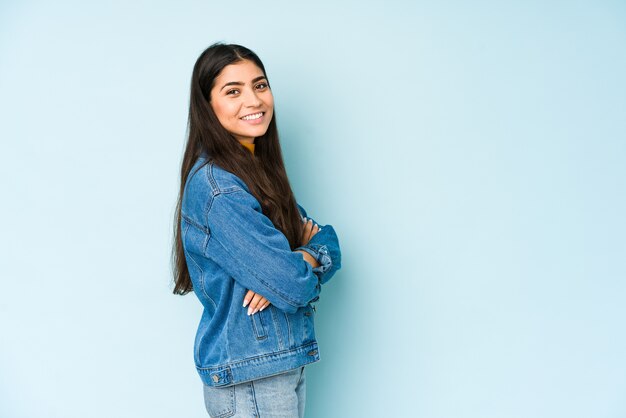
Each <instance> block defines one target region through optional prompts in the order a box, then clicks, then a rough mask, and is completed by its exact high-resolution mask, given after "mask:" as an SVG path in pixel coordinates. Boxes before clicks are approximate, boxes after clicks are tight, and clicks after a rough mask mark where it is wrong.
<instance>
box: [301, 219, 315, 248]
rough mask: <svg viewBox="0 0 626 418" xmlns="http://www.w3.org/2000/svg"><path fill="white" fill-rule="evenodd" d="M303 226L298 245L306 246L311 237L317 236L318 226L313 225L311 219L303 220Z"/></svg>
mask: <svg viewBox="0 0 626 418" xmlns="http://www.w3.org/2000/svg"><path fill="white" fill-rule="evenodd" d="M302 222H303V223H304V225H302V237H301V238H300V245H307V244H308V243H309V241H310V240H311V238H313V235H315V234H317V233H318V232H319V231H320V228H319V226H317V224H316V225H313V221H312V220H311V219H307V218H304V220H303V221H302Z"/></svg>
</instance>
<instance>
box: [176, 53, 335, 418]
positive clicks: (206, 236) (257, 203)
mask: <svg viewBox="0 0 626 418" xmlns="http://www.w3.org/2000/svg"><path fill="white" fill-rule="evenodd" d="M188 123H189V126H188V134H189V138H188V141H187V145H186V149H185V153H184V157H183V161H182V168H181V186H180V195H179V200H178V204H177V208H176V224H175V244H174V252H173V259H174V276H175V277H174V281H175V287H174V293H175V294H181V295H182V294H186V293H188V292H190V291H193V292H194V293H195V295H196V296H197V297H198V299H199V300H200V302H201V303H202V305H203V307H204V311H203V314H202V317H201V319H200V323H199V325H198V331H197V334H196V339H195V344H194V360H195V364H196V368H197V371H198V373H199V375H200V378H201V380H202V382H203V387H204V399H205V405H206V409H207V412H208V413H209V415H210V416H211V417H258V416H260V417H302V416H303V414H304V403H305V373H304V366H305V365H306V364H310V363H313V362H316V361H318V360H319V359H320V356H319V351H318V346H317V342H316V340H315V331H314V326H313V317H314V311H315V309H314V307H313V305H312V302H315V301H316V300H317V299H319V293H320V290H321V285H322V284H324V283H326V282H327V281H328V280H329V279H330V278H331V277H332V276H333V275H334V274H335V272H336V271H337V270H338V269H339V268H340V267H341V252H340V248H339V242H338V239H337V235H336V233H335V231H334V229H333V227H332V226H331V225H318V224H317V222H315V221H314V220H313V219H312V218H310V217H307V213H306V211H305V210H304V208H303V207H302V206H300V205H299V204H298V203H297V202H296V199H295V197H294V193H293V191H292V190H291V187H290V185H289V180H288V179H287V173H286V171H285V166H284V163H283V157H282V153H281V149H280V144H279V140H278V132H277V128H276V115H275V113H274V98H273V95H272V91H271V89H270V84H269V81H268V79H267V74H266V73H265V67H264V66H263V64H262V63H261V61H260V59H259V58H258V57H257V56H256V54H254V53H253V52H252V51H251V50H249V49H247V48H245V47H243V46H240V45H224V44H220V43H217V44H214V45H211V46H210V47H209V48H207V49H206V50H205V51H204V52H203V53H202V54H201V55H200V57H199V58H198V60H197V61H196V64H195V66H194V69H193V74H192V80H191V98H190V104H189V121H188Z"/></svg>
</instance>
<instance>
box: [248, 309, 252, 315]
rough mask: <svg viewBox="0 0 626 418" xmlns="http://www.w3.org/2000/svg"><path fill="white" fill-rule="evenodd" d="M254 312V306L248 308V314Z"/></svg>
mask: <svg viewBox="0 0 626 418" xmlns="http://www.w3.org/2000/svg"><path fill="white" fill-rule="evenodd" d="M251 313H252V307H249V308H248V316H250V314H251Z"/></svg>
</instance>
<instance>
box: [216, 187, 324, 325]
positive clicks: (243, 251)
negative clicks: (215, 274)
mask: <svg viewBox="0 0 626 418" xmlns="http://www.w3.org/2000/svg"><path fill="white" fill-rule="evenodd" d="M206 219H207V223H208V225H207V226H208V231H209V239H208V242H207V246H206V249H205V251H206V254H205V256H206V257H208V258H211V259H212V260H214V261H215V262H216V263H217V264H219V265H220V266H221V267H222V268H223V269H224V270H225V271H226V272H227V273H228V274H229V275H230V276H231V277H232V278H233V279H234V280H236V281H237V282H239V283H240V284H241V285H242V286H244V287H245V288H246V289H250V290H252V291H254V292H256V293H259V294H260V295H262V296H264V297H265V298H266V299H267V300H268V301H270V303H271V304H272V305H274V306H276V307H277V308H278V309H281V310H284V311H286V312H290V313H295V312H296V310H297V309H298V308H299V307H301V306H306V305H307V304H308V303H309V302H310V301H311V300H312V299H315V298H316V297H317V295H318V294H319V292H320V283H319V279H318V277H317V276H316V275H315V273H314V272H313V268H312V267H311V265H310V264H309V263H307V262H306V261H305V260H304V257H303V256H302V254H300V253H298V252H293V251H291V247H290V245H289V241H288V240H287V237H286V236H285V235H284V234H283V233H282V231H280V230H278V229H277V228H275V227H274V224H273V223H272V221H271V220H270V219H269V218H268V217H267V216H265V215H264V214H263V213H262V211H261V205H260V204H259V202H258V200H257V199H256V198H255V197H254V196H253V195H252V194H250V193H249V192H247V191H246V190H243V189H239V188H238V189H235V190H234V191H228V192H220V193H217V194H215V195H214V196H213V198H212V201H211V202H210V206H209V209H208V215H207V218H206Z"/></svg>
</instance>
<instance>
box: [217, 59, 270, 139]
mask: <svg viewBox="0 0 626 418" xmlns="http://www.w3.org/2000/svg"><path fill="white" fill-rule="evenodd" d="M211 107H212V108H213V111H214V112H215V115H216V116H217V119H218V120H219V121H220V123H221V124H222V126H223V127H224V128H225V129H226V130H227V131H228V132H230V133H231V134H232V135H233V136H234V137H235V138H236V139H238V140H240V141H243V142H248V143H253V142H254V138H256V137H258V136H261V135H263V134H265V132H266V131H267V128H268V126H269V125H270V121H271V120H272V115H273V113H274V96H272V91H271V90H270V88H269V85H268V83H267V79H266V78H265V76H264V75H263V71H261V69H260V68H259V67H257V65H256V64H255V63H253V62H252V61H250V60H243V61H239V62H237V63H235V64H230V65H227V66H226V67H224V69H223V70H222V72H221V73H220V74H219V75H218V76H217V78H216V79H215V83H214V85H213V89H212V90H211Z"/></svg>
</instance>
